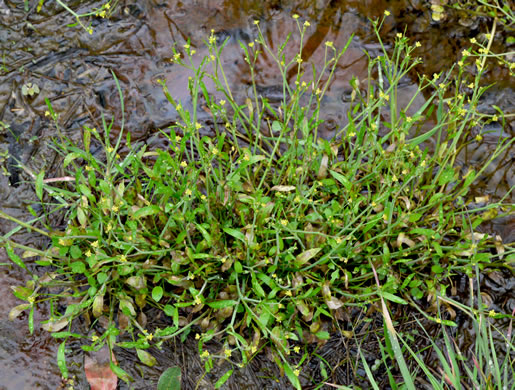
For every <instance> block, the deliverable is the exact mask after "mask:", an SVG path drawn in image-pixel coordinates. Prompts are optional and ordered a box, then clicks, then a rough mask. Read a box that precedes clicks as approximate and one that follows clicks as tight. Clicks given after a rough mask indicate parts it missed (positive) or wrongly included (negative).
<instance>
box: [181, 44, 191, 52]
mask: <svg viewBox="0 0 515 390" xmlns="http://www.w3.org/2000/svg"><path fill="white" fill-rule="evenodd" d="M182 46H183V47H184V48H185V49H186V50H188V49H189V48H190V44H189V43H185V44H184V45H182Z"/></svg>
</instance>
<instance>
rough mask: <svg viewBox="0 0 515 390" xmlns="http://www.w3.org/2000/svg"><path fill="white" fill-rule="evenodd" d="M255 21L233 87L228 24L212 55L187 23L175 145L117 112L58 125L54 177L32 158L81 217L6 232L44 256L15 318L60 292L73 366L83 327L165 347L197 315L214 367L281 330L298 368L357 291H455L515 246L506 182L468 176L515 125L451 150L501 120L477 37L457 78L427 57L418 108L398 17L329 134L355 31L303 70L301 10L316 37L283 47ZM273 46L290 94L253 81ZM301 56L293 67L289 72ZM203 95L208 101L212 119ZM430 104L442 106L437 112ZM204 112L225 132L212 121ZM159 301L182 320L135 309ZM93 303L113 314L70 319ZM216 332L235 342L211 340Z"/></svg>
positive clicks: (46, 188)
mask: <svg viewBox="0 0 515 390" xmlns="http://www.w3.org/2000/svg"><path fill="white" fill-rule="evenodd" d="M255 24H256V29H257V32H258V38H257V39H256V40H255V41H252V42H250V43H246V44H243V43H242V44H241V48H242V50H243V52H244V54H245V59H246V62H247V64H248V66H249V69H250V74H251V76H252V89H253V94H252V96H251V97H249V98H247V99H246V100H245V101H238V99H237V98H236V97H235V96H233V94H232V92H231V89H230V86H229V85H228V83H227V81H226V76H225V73H224V69H223V67H222V63H221V61H220V55H221V52H222V50H223V47H224V46H225V43H226V42H225V43H223V44H220V45H219V44H218V43H217V39H216V37H215V36H214V35H213V34H211V35H210V36H209V37H208V38H207V40H206V45H207V46H208V48H209V55H208V56H206V57H205V58H203V59H202V61H201V62H200V64H199V65H195V64H194V61H193V59H192V57H193V56H194V55H195V50H194V49H193V47H192V46H191V45H190V44H189V43H187V44H185V45H184V46H183V47H180V48H176V49H174V53H173V58H172V60H173V61H174V62H175V63H176V64H178V65H180V66H184V67H186V68H188V69H190V70H191V72H192V73H191V75H192V76H191V78H190V80H189V91H190V96H191V99H192V105H191V107H192V108H191V109H189V110H187V109H185V108H184V107H183V105H182V103H181V102H180V101H177V100H175V99H174V98H173V91H169V90H168V89H167V87H166V83H165V81H161V83H162V85H163V90H164V93H165V94H166V96H167V97H168V99H169V101H170V102H171V103H172V104H173V105H174V106H175V108H176V110H177V113H178V115H179V117H180V120H179V121H178V122H177V123H176V124H174V125H173V126H171V127H170V128H167V129H163V130H162V131H161V133H160V135H161V136H162V137H164V138H166V139H167V141H168V143H169V148H167V149H164V150H163V149H155V150H147V148H146V147H145V146H143V145H141V144H134V145H133V144H131V140H130V133H126V140H124V139H123V134H124V133H123V131H121V132H120V133H119V135H118V136H116V137H114V138H115V140H114V141H112V139H113V134H111V127H112V123H110V124H107V123H104V129H103V131H102V132H99V131H97V130H96V129H94V128H89V127H85V130H84V135H83V141H82V145H76V144H74V143H73V142H71V141H70V140H69V139H67V138H65V137H64V136H62V135H61V138H60V140H59V141H58V142H57V143H56V147H57V148H58V150H59V151H60V152H61V153H62V155H63V158H64V162H63V169H64V170H65V175H66V176H65V177H64V179H63V180H64V182H61V183H59V182H57V183H56V180H55V179H45V174H44V172H41V173H39V174H38V175H36V176H35V188H36V193H37V195H38V197H39V198H40V200H41V202H42V203H43V205H44V207H45V210H47V211H48V214H51V213H52V212H57V211H61V212H65V214H66V218H67V220H68V221H69V223H68V226H67V228H66V229H65V230H64V231H62V230H56V229H52V228H51V226H50V224H49V222H48V223H45V219H44V218H43V217H40V218H36V220H40V221H41V222H43V223H44V224H45V228H44V229H41V228H37V227H35V226H33V224H27V223H23V222H21V221H18V222H19V223H20V224H21V225H22V226H24V227H27V228H30V229H33V230H36V231H38V232H40V233H41V234H44V235H46V236H48V237H49V238H50V239H51V245H50V246H49V248H48V249H46V250H43V251H41V250H38V249H34V248H27V247H23V246H22V245H19V244H16V243H14V242H12V241H10V240H5V242H6V243H7V250H8V253H9V255H10V257H11V259H12V260H13V261H14V262H15V263H16V264H18V265H20V266H22V267H24V268H27V267H26V265H25V264H24V262H23V261H22V259H21V258H20V257H19V256H18V255H17V254H16V253H15V252H14V250H13V248H15V247H18V248H24V249H26V250H27V252H26V253H25V257H27V256H36V255H37V256H39V257H38V258H37V260H35V261H34V262H35V263H36V264H38V265H40V266H44V267H45V269H46V273H45V274H44V275H43V276H41V275H36V274H32V277H33V280H31V281H30V282H29V283H28V284H27V286H26V287H17V288H16V291H15V294H16V296H17V297H18V298H21V299H23V300H25V301H26V303H25V304H23V305H20V306H18V307H16V308H15V309H13V311H12V312H11V318H14V317H16V316H17V315H18V314H19V313H20V312H21V311H23V310H29V311H30V315H29V322H31V321H32V318H33V312H34V308H35V307H36V305H37V304H41V303H43V302H47V303H49V304H50V308H51V317H50V318H49V319H48V321H47V322H46V324H45V328H46V329H47V330H49V331H51V332H53V335H54V336H55V337H56V338H60V339H63V341H62V344H61V348H60V349H59V363H60V364H59V365H60V368H61V370H62V372H63V375H64V376H66V375H67V369H66V364H65V358H64V356H65V353H64V352H65V343H66V341H67V340H68V339H69V338H73V337H78V338H82V339H83V341H84V342H83V345H82V348H83V349H84V350H97V349H99V348H100V347H101V346H102V345H104V344H105V343H107V344H108V345H109V347H110V348H111V349H112V348H114V347H115V346H119V347H122V348H135V349H136V350H137V353H138V356H139V357H140V359H141V360H142V361H143V362H144V363H146V364H148V365H153V364H155V359H154V358H153V357H152V355H151V354H150V353H148V351H147V350H148V348H150V347H151V346H157V347H160V346H161V345H162V344H163V342H164V341H165V340H167V339H170V338H172V337H176V336H178V335H181V336H182V337H186V336H187V335H188V334H190V333H191V332H193V333H196V335H195V338H196V339H198V342H199V353H200V355H201V356H202V357H203V358H204V359H205V365H206V370H209V369H210V368H211V367H212V364H213V358H220V359H222V358H223V359H227V360H229V361H230V362H232V363H233V364H235V365H244V364H246V363H247V362H248V361H249V360H250V359H252V357H253V356H255V354H257V353H259V351H260V350H261V349H262V348H263V347H264V346H266V345H270V346H271V347H272V349H271V350H272V356H274V359H275V360H276V362H277V364H278V365H279V366H280V367H281V368H282V369H283V370H284V372H285V373H286V375H287V376H288V378H289V379H290V381H291V382H292V384H293V385H294V386H295V387H297V388H300V384H299V379H298V375H299V374H300V372H301V366H302V362H303V361H304V359H305V358H306V357H307V353H305V354H304V355H303V356H302V354H301V353H300V351H301V348H300V346H301V345H302V344H301V343H305V342H316V341H320V340H325V339H328V338H329V331H328V330H330V328H328V327H327V326H326V325H327V324H328V323H330V321H331V320H334V319H338V318H341V315H342V312H343V310H345V306H347V305H363V304H367V303H371V302H374V301H378V300H379V299H386V300H388V301H393V302H396V303H400V304H405V303H406V302H407V300H408V299H410V300H411V299H421V298H423V297H426V298H431V297H433V298H434V297H435V294H436V293H438V294H440V295H445V291H446V289H447V287H448V286H449V285H450V283H451V277H452V276H453V275H455V274H456V273H458V272H465V273H469V274H472V272H473V270H474V269H475V268H476V267H479V269H484V268H486V267H509V265H508V263H509V260H510V259H512V260H513V250H510V249H509V248H508V249H506V248H505V247H504V246H503V245H502V243H499V242H496V241H494V240H493V238H492V237H490V236H488V235H487V234H479V233H477V232H476V230H475V229H476V228H477V227H478V226H479V225H480V224H481V223H482V222H483V221H486V220H489V219H492V218H494V217H496V216H498V215H503V214H506V213H509V212H513V205H509V204H507V203H505V202H504V200H503V199H501V201H499V202H497V203H487V204H486V205H484V206H482V207H471V203H472V202H473V200H474V199H473V198H471V197H470V196H469V190H470V186H471V185H472V184H473V183H474V182H475V181H476V180H477V179H478V178H479V177H481V175H482V173H483V171H484V170H485V169H486V167H487V166H488V164H489V163H490V162H491V161H493V160H494V159H495V158H496V157H497V156H499V155H500V154H501V153H502V152H503V151H504V150H506V148H508V147H509V146H510V144H511V143H512V142H513V140H512V141H508V140H505V139H499V141H498V147H497V149H496V151H495V153H494V154H493V155H491V156H489V158H488V161H486V162H485V164H484V165H483V166H482V167H481V168H480V169H477V170H474V169H468V170H467V169H465V168H464V167H461V166H459V165H458V164H457V161H456V157H457V155H458V153H459V152H460V151H461V150H462V149H463V148H464V147H466V146H467V145H468V144H470V143H473V142H480V140H481V139H480V136H478V137H474V136H473V135H472V131H475V132H477V129H480V130H481V129H482V128H483V126H484V125H485V124H487V123H489V122H491V121H492V120H502V113H500V114H499V116H500V119H499V118H497V117H496V118H492V117H491V116H488V115H484V114H481V113H480V112H478V111H476V106H477V103H478V100H479V98H480V96H481V94H482V93H483V92H484V91H485V89H486V88H483V87H480V86H479V80H480V77H481V74H482V72H483V71H484V69H482V70H480V71H479V72H478V73H477V75H476V76H475V78H474V79H470V80H469V79H467V77H470V75H469V72H466V71H465V69H466V67H467V66H469V65H470V64H469V62H471V58H472V57H473V56H472V55H470V58H468V57H465V58H464V60H463V63H462V65H460V67H459V72H458V73H459V76H458V78H457V79H450V78H449V77H450V76H446V75H445V74H441V75H435V77H434V78H430V79H428V78H427V77H421V78H420V85H419V91H418V92H417V94H418V93H422V91H424V92H425V94H426V102H425V104H424V105H423V106H422V107H420V108H418V110H417V111H416V112H415V113H414V114H412V115H410V116H409V115H408V114H407V113H406V112H407V111H408V108H409V106H408V107H398V105H397V99H396V97H397V88H398V85H399V82H400V80H401V79H403V77H404V76H405V75H406V74H407V73H408V72H409V71H410V70H412V69H413V67H414V66H415V65H416V64H417V62H418V60H416V59H413V58H412V55H413V54H412V53H413V51H414V50H415V47H416V46H417V44H416V43H415V44H413V45H410V43H409V41H408V39H407V37H405V36H403V35H402V34H400V35H399V36H398V37H397V39H396V44H395V48H394V49H393V53H391V54H388V53H387V51H386V50H385V49H384V48H383V53H382V55H381V56H379V57H377V58H370V60H369V67H368V69H369V75H370V77H369V80H368V82H367V83H366V84H365V85H366V88H365V90H361V89H360V87H359V82H358V81H357V80H352V82H351V85H352V87H353V103H352V108H351V109H350V110H349V112H348V124H347V125H346V126H345V127H344V128H342V129H341V130H340V131H339V132H338V133H337V134H336V135H335V137H334V138H333V139H331V140H326V139H323V138H322V137H320V136H319V135H318V128H319V126H320V124H321V120H320V113H321V111H322V110H323V104H324V95H325V93H326V90H327V88H328V85H329V83H330V81H331V76H332V75H333V73H334V71H335V69H336V66H337V63H338V61H339V59H340V58H341V57H342V56H343V55H344V53H345V50H346V49H347V47H348V46H349V44H350V40H349V42H348V43H347V45H346V46H345V47H344V48H343V49H341V50H337V49H336V47H335V45H334V44H333V43H332V42H326V43H325V64H324V67H323V69H322V70H321V71H320V72H319V73H318V74H317V73H316V71H315V69H313V70H312V74H313V79H310V80H308V79H306V75H305V70H306V65H305V63H304V62H303V59H302V50H301V48H302V44H303V37H304V33H305V31H306V29H307V28H308V27H309V23H308V22H306V23H304V24H301V23H300V22H299V21H298V26H299V31H300V37H301V42H300V49H299V50H298V51H297V54H296V55H295V56H294V57H293V58H288V57H287V54H286V51H285V47H286V45H287V43H288V40H287V41H286V42H285V43H284V44H283V45H281V46H280V47H279V49H278V50H277V51H273V50H272V49H271V48H270V47H269V46H267V45H266V44H265V39H264V37H263V35H262V34H261V30H260V28H259V24H258V23H257V22H256V23H255ZM374 25H375V27H376V29H377V30H376V31H379V29H380V27H381V26H380V25H379V24H377V23H375V24H374ZM378 36H379V35H378ZM263 53H266V55H267V56H268V57H269V58H272V59H273V60H274V61H275V63H276V65H277V69H278V72H280V74H281V75H282V76H283V80H284V83H283V99H282V101H281V102H280V103H278V104H272V103H270V102H269V101H267V99H266V98H264V97H262V96H260V95H259V94H258V93H257V86H256V81H255V76H256V73H255V67H256V63H257V61H258V59H259V58H260V56H262V55H263ZM469 54H470V53H469ZM291 69H296V72H297V76H296V79H295V80H294V83H292V84H291V85H290V84H289V83H288V82H287V74H288V73H289V71H290V70H291ZM327 75H330V76H329V77H327ZM205 80H209V81H210V82H211V83H214V85H215V87H216V91H209V90H208V88H207V87H206V84H205ZM361 84H362V85H363V82H361ZM469 84H470V87H468V86H467V85H469ZM215 96H216V97H215ZM427 96H428V97H427ZM120 97H121V96H120ZM414 99H415V97H413V99H412V102H413V101H414ZM122 103H123V100H122ZM410 104H411V103H410ZM201 105H202V106H204V107H205V111H207V112H209V113H210V116H211V118H210V119H209V121H202V123H201V121H200V120H199V119H198V118H199V115H198V111H197V107H200V106H201ZM48 108H49V112H48V113H49V115H50V116H51V118H53V119H54V120H55V124H56V125H57V126H58V117H57V115H56V114H55V113H54V111H53V110H52V107H51V106H50V104H48ZM122 109H123V104H122ZM385 118H387V119H385ZM430 119H432V120H433V121H434V123H433V126H432V127H431V128H430V129H429V130H428V129H427V128H425V129H424V130H423V129H422V126H423V125H424V124H426V123H428V121H429V120H430ZM208 126H209V128H210V129H211V130H212V132H214V136H210V137H207V136H202V135H201V134H202V131H203V128H206V127H208ZM122 128H123V125H122ZM431 140H434V143H431V142H430V141H431ZM122 141H124V142H122ZM92 143H97V144H101V145H102V146H103V150H104V152H105V153H104V155H103V156H99V155H93V154H91V153H90V152H89V150H90V145H91V144H92ZM123 146H125V149H124V150H126V151H127V152H126V153H122V151H121V149H122V147H123ZM507 196H508V194H507ZM2 216H3V217H4V218H9V219H11V220H14V219H13V218H12V217H9V216H7V215H5V214H2ZM500 248H501V249H502V250H501V249H500ZM374 273H377V277H378V281H379V283H380V287H378V286H379V283H376V281H375V278H374ZM148 307H153V308H157V309H159V310H161V311H162V312H164V314H165V315H166V316H169V326H167V327H166V328H164V329H151V330H148V329H146V328H145V327H144V326H143V325H142V324H141V323H140V322H141V321H139V316H138V315H139V313H140V312H142V311H144V310H145V309H146V308H148ZM79 316H82V317H83V318H84V319H85V320H86V323H89V324H91V327H92V329H96V331H97V332H99V331H100V333H98V334H97V333H90V334H89V336H88V335H85V334H83V335H81V334H77V333H72V331H73V330H74V329H73V326H72V322H73V320H74V319H76V318H77V317H79ZM98 323H99V324H102V325H103V327H102V326H98ZM333 324H334V325H335V326H336V325H337V322H336V321H334V322H333ZM32 326H33V325H32ZM31 329H32V328H31ZM121 332H125V336H124V337H123V338H122V337H121ZM213 339H216V340H218V341H219V342H220V343H221V344H222V345H223V348H222V350H219V351H213V348H211V347H209V343H208V342H209V341H210V340H213ZM208 347H209V348H208ZM112 368H113V370H115V372H116V373H117V374H118V375H119V376H120V377H121V378H122V379H124V380H130V377H129V376H128V374H127V373H125V371H123V370H122V369H121V368H120V367H117V366H115V365H114V364H113V365H112ZM230 373H232V370H230V371H229V372H228V374H227V375H225V376H224V377H222V378H221V381H219V383H218V384H217V385H218V386H220V385H221V384H222V383H223V382H224V381H225V380H227V378H228V377H229V375H230Z"/></svg>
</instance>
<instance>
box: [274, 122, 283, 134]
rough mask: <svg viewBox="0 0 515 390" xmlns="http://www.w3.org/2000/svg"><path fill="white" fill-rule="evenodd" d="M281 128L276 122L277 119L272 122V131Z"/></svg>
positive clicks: (277, 130)
mask: <svg viewBox="0 0 515 390" xmlns="http://www.w3.org/2000/svg"><path fill="white" fill-rule="evenodd" d="M282 128H283V127H282V125H281V124H280V123H279V122H277V121H273V122H272V131H274V132H279V131H281V129H282Z"/></svg>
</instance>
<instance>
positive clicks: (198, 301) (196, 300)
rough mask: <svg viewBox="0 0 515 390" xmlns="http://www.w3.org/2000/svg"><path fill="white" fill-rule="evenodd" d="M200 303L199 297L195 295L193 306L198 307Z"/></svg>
mask: <svg viewBox="0 0 515 390" xmlns="http://www.w3.org/2000/svg"><path fill="white" fill-rule="evenodd" d="M201 303H202V301H201V300H200V297H199V296H198V295H197V296H196V297H195V305H200V304H201Z"/></svg>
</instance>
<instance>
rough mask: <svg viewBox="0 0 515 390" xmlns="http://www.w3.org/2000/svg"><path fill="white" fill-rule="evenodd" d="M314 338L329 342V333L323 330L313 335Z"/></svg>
mask: <svg viewBox="0 0 515 390" xmlns="http://www.w3.org/2000/svg"><path fill="white" fill-rule="evenodd" d="M315 336H317V337H318V338H319V339H320V340H329V338H330V337H331V335H330V334H329V332H327V331H325V330H321V331H320V332H317V333H315Z"/></svg>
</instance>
